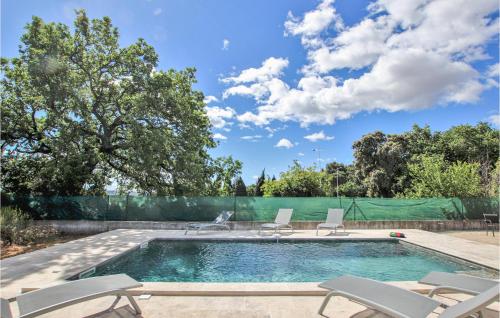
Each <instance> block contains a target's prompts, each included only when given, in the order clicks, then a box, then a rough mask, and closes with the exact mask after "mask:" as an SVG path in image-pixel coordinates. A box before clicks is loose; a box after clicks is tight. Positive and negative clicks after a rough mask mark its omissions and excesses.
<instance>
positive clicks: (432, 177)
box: [407, 155, 484, 198]
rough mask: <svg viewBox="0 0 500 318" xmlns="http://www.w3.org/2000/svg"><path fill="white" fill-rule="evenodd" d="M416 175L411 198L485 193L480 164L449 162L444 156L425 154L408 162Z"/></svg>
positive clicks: (466, 195) (412, 183)
mask: <svg viewBox="0 0 500 318" xmlns="http://www.w3.org/2000/svg"><path fill="white" fill-rule="evenodd" d="M408 169H409V172H410V175H411V177H412V182H411V187H410V188H409V189H408V190H407V196H409V197H417V198H421V197H459V198H470V197H477V196H481V195H484V193H483V191H482V189H481V180H480V176H479V173H478V170H479V164H478V163H468V162H462V161H457V162H454V163H451V164H450V163H448V162H446V161H445V160H444V157H443V156H442V155H441V156H439V155H421V156H419V157H417V158H416V161H415V162H414V163H411V164H409V165H408Z"/></svg>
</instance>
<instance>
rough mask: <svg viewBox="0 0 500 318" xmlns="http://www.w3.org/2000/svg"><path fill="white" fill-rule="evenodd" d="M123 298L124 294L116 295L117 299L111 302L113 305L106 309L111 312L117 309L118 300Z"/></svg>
mask: <svg viewBox="0 0 500 318" xmlns="http://www.w3.org/2000/svg"><path fill="white" fill-rule="evenodd" d="M121 298H122V296H120V295H116V298H115V300H114V301H113V303H112V304H111V306H109V308H108V309H106V311H109V312H111V311H113V309H115V306H116V305H117V304H118V302H119V301H120V299H121Z"/></svg>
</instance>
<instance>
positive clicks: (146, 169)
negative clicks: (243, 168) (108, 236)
mask: <svg viewBox="0 0 500 318" xmlns="http://www.w3.org/2000/svg"><path fill="white" fill-rule="evenodd" d="M21 41H22V45H21V46H20V49H19V56H18V57H16V58H12V59H4V58H2V60H1V66H2V71H3V73H4V76H3V78H2V80H1V98H2V101H3V102H2V105H1V112H2V122H1V123H2V128H1V130H2V131H1V132H2V139H3V140H2V142H3V143H2V154H3V155H2V175H3V176H4V178H3V184H2V187H3V190H5V191H10V192H16V193H17V192H18V190H19V191H23V192H26V193H31V194H43V195H54V194H55V195H81V194H98V193H104V190H105V186H106V184H108V183H109V182H110V180H111V179H112V178H113V179H117V180H119V182H120V183H121V184H123V185H125V186H126V187H128V188H134V189H137V190H138V191H139V192H142V193H156V194H189V193H198V192H201V191H203V189H204V187H205V186H206V184H207V180H209V179H210V177H211V176H210V169H207V168H208V167H209V164H210V157H209V155H208V153H207V149H208V148H211V147H214V146H215V143H214V141H213V140H212V138H211V132H210V123H209V120H208V118H207V116H206V113H205V109H204V103H203V94H202V93H201V92H197V91H194V90H193V89H192V86H193V84H194V83H196V79H195V69H193V68H188V69H185V70H182V71H174V70H168V71H160V70H157V69H156V67H157V65H158V56H157V54H156V52H155V50H154V49H153V47H152V46H150V45H148V44H147V43H146V42H145V41H144V40H143V39H138V40H137V41H136V42H135V43H133V44H131V45H129V46H126V47H120V45H119V33H118V30H117V29H116V28H115V27H114V26H113V25H112V24H111V20H110V19H109V18H108V17H104V18H102V19H93V20H90V19H89V18H88V17H87V15H86V13H85V11H83V10H81V11H78V12H77V16H76V20H75V23H74V28H73V29H70V28H69V27H68V26H67V25H64V24H61V23H45V22H44V21H42V19H40V18H38V17H34V18H33V20H32V22H31V23H29V24H28V25H27V26H26V33H25V34H24V35H23V36H22V38H21ZM226 190H228V189H227V187H226V189H225V190H224V191H226Z"/></svg>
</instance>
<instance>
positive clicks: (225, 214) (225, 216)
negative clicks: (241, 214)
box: [212, 211, 234, 224]
mask: <svg viewBox="0 0 500 318" xmlns="http://www.w3.org/2000/svg"><path fill="white" fill-rule="evenodd" d="M233 214H234V211H222V212H221V213H220V214H219V215H218V216H217V217H216V218H215V220H214V221H213V222H212V223H214V224H224V223H226V222H227V221H229V219H230V218H231V216H233Z"/></svg>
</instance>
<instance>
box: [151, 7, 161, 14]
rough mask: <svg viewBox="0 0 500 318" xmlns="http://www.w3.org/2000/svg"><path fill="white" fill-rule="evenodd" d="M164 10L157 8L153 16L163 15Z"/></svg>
mask: <svg viewBox="0 0 500 318" xmlns="http://www.w3.org/2000/svg"><path fill="white" fill-rule="evenodd" d="M162 11H163V10H162V9H161V8H156V9H155V10H154V11H153V15H160V14H161V13H162Z"/></svg>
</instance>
